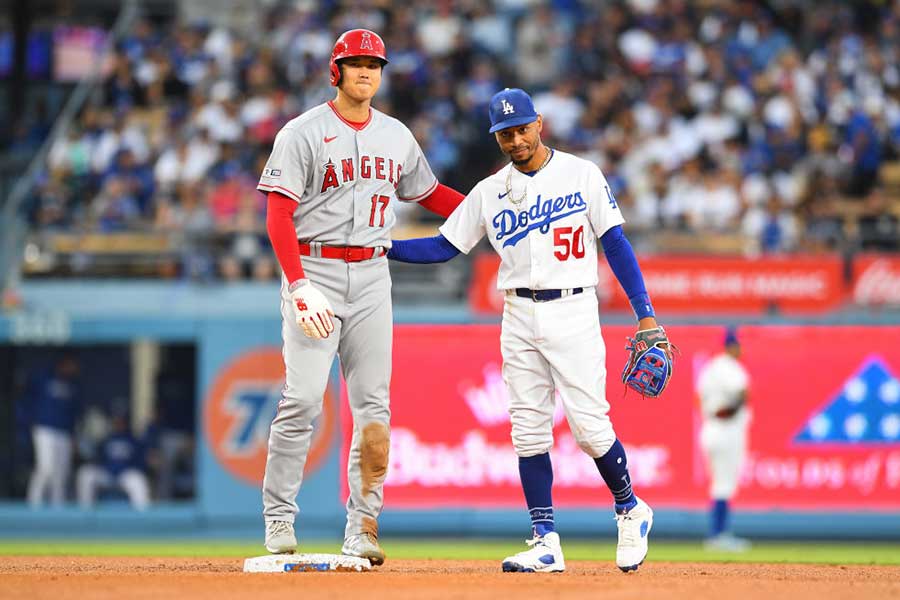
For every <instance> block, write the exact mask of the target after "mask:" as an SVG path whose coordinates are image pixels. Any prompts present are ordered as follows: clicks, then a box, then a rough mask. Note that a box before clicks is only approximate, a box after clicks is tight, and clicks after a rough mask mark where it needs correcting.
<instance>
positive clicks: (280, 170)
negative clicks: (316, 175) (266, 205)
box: [256, 128, 313, 202]
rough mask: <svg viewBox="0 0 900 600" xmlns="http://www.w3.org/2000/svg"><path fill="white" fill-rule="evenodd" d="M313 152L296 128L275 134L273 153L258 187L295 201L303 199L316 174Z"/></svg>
mask: <svg viewBox="0 0 900 600" xmlns="http://www.w3.org/2000/svg"><path fill="white" fill-rule="evenodd" d="M312 161H313V152H312V148H311V147H309V146H308V145H307V144H306V143H305V140H304V138H303V136H302V135H301V134H300V132H299V131H297V130H296V129H295V128H291V129H282V130H281V131H279V132H278V135H276V136H275V143H274V145H273V146H272V153H271V154H270V155H269V160H268V161H266V166H265V168H264V169H263V172H262V176H260V178H259V184H258V185H257V186H256V189H258V190H260V191H261V192H266V193H268V192H278V193H279V194H284V195H285V196H287V197H288V198H290V199H291V200H294V201H295V202H300V197H301V195H302V193H303V190H305V189H306V187H307V184H308V183H309V179H310V177H311V176H312V173H313V170H312Z"/></svg>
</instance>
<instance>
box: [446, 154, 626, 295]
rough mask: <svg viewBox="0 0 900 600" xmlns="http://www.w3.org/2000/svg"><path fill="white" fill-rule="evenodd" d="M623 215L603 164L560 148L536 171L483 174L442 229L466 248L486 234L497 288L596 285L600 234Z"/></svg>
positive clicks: (454, 243) (451, 240) (620, 221)
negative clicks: (496, 261) (495, 262)
mask: <svg viewBox="0 0 900 600" xmlns="http://www.w3.org/2000/svg"><path fill="white" fill-rule="evenodd" d="M510 170H512V171H511V172H510ZM510 173H511V177H510ZM507 177H510V179H509V181H510V186H509V188H510V189H507ZM523 193H524V194H525V197H524V199H523V201H522V202H521V203H520V204H519V205H516V204H514V203H513V202H512V201H511V199H510V197H512V198H513V199H518V198H520V197H522V194H523ZM624 222H625V220H624V219H623V218H622V212H621V211H620V210H619V207H618V205H617V204H616V201H615V198H613V195H612V192H611V191H610V189H609V184H608V183H607V182H606V178H605V177H604V176H603V173H601V172H600V169H599V168H598V167H597V166H596V165H595V164H593V163H591V162H589V161H587V160H584V159H581V158H578V157H577V156H573V155H571V154H567V153H565V152H560V151H558V150H555V151H554V153H553V156H552V157H551V159H550V161H549V162H548V163H547V165H546V166H545V167H544V168H543V169H541V170H540V171H538V172H537V173H535V174H534V176H529V175H526V174H524V173H521V172H519V170H518V169H516V168H514V167H513V165H512V164H510V165H507V166H506V167H503V168H502V169H500V170H499V171H497V172H496V173H494V174H493V175H491V176H489V177H487V178H486V179H483V180H482V181H480V182H479V183H478V185H476V186H475V188H473V189H472V191H471V192H469V195H468V196H466V198H465V200H463V202H462V204H460V205H459V206H458V207H457V208H456V210H455V211H454V212H453V214H452V215H450V218H448V219H447V221H446V222H445V223H444V224H443V225H442V226H441V228H440V232H441V233H442V234H443V235H444V237H445V238H447V240H448V241H449V242H450V243H451V244H453V245H454V246H456V248H458V249H459V250H460V251H462V252H464V253H466V254H468V253H469V251H470V250H471V249H472V248H473V247H474V246H475V244H477V243H478V241H479V240H480V239H481V238H482V237H483V236H484V235H485V234H487V236H488V239H489V240H490V242H491V245H492V246H493V247H494V249H495V250H496V251H497V253H498V254H499V255H500V258H501V259H502V261H501V263H500V272H499V274H498V276H497V287H498V288H499V289H512V288H520V287H523V288H531V289H535V290H541V289H567V288H573V287H592V286H595V285H597V279H598V278H597V238H599V237H600V236H602V235H603V234H604V233H606V231H607V230H609V229H610V228H611V227H614V226H616V225H621V224H622V223H624Z"/></svg>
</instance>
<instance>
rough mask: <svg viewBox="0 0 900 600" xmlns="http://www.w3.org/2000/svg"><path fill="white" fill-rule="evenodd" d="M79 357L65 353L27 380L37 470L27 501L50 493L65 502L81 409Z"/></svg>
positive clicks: (53, 500) (35, 501)
mask: <svg viewBox="0 0 900 600" xmlns="http://www.w3.org/2000/svg"><path fill="white" fill-rule="evenodd" d="M78 372H79V368H78V361H77V359H76V358H75V355H74V354H71V353H64V354H62V355H61V356H60V357H59V358H58V359H57V360H56V363H55V364H54V365H53V367H52V368H50V369H41V370H38V371H37V372H35V373H34V374H33V376H32V377H31V378H30V380H29V382H28V387H27V389H26V398H25V405H26V406H25V412H26V414H29V415H30V418H31V435H32V442H33V444H34V471H32V473H31V478H30V479H29V481H28V504H29V505H30V506H31V507H33V508H37V507H39V506H41V505H42V504H43V502H44V499H45V496H48V495H49V498H50V503H51V504H52V505H53V506H60V505H62V503H63V501H64V500H65V497H66V484H67V483H68V479H69V473H70V472H71V470H72V452H73V449H74V446H73V444H74V438H73V433H74V431H75V422H76V419H77V418H78V416H79V414H80V413H81V409H82V400H81V395H80V392H79V385H78V381H77V378H78Z"/></svg>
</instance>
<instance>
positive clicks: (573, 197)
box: [388, 88, 671, 572]
mask: <svg viewBox="0 0 900 600" xmlns="http://www.w3.org/2000/svg"><path fill="white" fill-rule="evenodd" d="M489 114H490V119H491V128H490V133H492V134H494V136H495V138H496V141H497V144H498V145H499V146H500V150H501V151H502V152H503V153H504V154H506V155H507V156H509V158H510V163H509V165H506V166H504V167H503V168H501V169H500V170H499V171H497V172H496V173H495V174H494V175H491V176H490V177H488V178H486V179H483V180H482V181H480V182H479V183H478V184H477V185H476V186H475V188H474V189H473V190H472V191H471V192H470V193H469V195H468V196H466V198H465V200H464V201H463V203H462V204H461V205H460V206H459V208H458V209H457V210H456V211H454V212H453V214H452V215H451V216H450V218H449V219H447V222H446V223H444V224H443V225H442V226H441V228H440V232H441V233H440V235H438V236H436V237H433V238H418V239H414V240H400V241H395V242H394V247H393V248H392V249H391V251H390V252H389V253H388V257H389V258H391V259H394V260H400V261H404V262H414V263H434V262H442V261H446V260H449V259H451V258H453V257H454V256H456V255H458V254H459V253H460V252H465V253H468V252H469V251H471V250H472V248H474V247H475V245H476V244H477V243H478V242H479V241H480V240H481V238H483V237H484V236H485V235H487V237H488V239H489V240H490V242H491V244H492V245H493V247H494V249H495V250H496V251H497V253H498V254H499V255H500V258H501V264H500V273H499V275H498V278H497V287H498V288H499V289H501V290H505V293H506V301H505V306H504V310H503V324H502V329H501V334H500V348H501V351H502V354H503V380H504V381H505V382H506V385H507V387H508V389H509V396H510V403H509V414H510V421H511V423H512V441H513V446H514V448H515V450H516V454H518V456H519V476H520V478H521V482H522V489H523V491H524V492H525V501H526V503H527V505H528V511H529V514H530V516H531V523H532V529H533V534H534V537H533V539H532V540H530V541H529V542H528V545H529V546H530V549H528V550H525V551H523V552H519V553H518V554H516V555H514V556H510V557H507V558H505V559H504V560H503V563H502V568H503V570H504V571H514V572H561V571H564V570H565V559H564V557H563V552H562V547H561V546H560V541H559V534H557V533H556V527H555V522H554V517H553V501H552V493H551V492H552V486H553V466H552V464H551V462H550V448H551V447H552V446H553V411H554V408H555V404H556V395H557V394H559V396H560V398H561V399H562V402H563V404H564V406H565V411H566V418H567V419H568V421H569V427H570V429H571V430H572V433H573V435H574V436H575V440H576V441H577V443H578V445H579V447H580V448H581V449H582V450H583V451H584V452H585V453H586V454H587V455H588V456H590V457H591V458H593V459H594V462H595V463H596V465H597V469H598V470H599V471H600V474H601V476H602V477H603V480H604V481H605V482H606V485H607V487H608V488H609V491H610V492H611V493H612V496H613V501H614V508H615V516H616V523H617V526H618V530H619V539H618V546H617V548H616V565H617V566H618V567H619V568H620V569H621V570H622V571H633V570H637V568H638V567H639V566H640V565H641V563H643V561H644V558H645V557H646V556H647V540H648V534H649V533H650V528H651V527H652V525H653V511H652V510H651V509H650V507H649V506H648V505H647V503H646V502H644V501H643V500H641V499H640V498H638V497H637V496H635V494H634V492H633V491H632V489H631V477H630V475H629V473H628V462H627V459H626V456H625V448H624V447H623V446H622V444H621V442H620V441H619V440H618V438H617V437H616V434H615V432H614V431H613V427H612V423H611V422H610V419H609V415H608V414H607V413H608V411H609V403H608V402H607V400H606V367H605V360H606V348H605V346H604V344H603V337H602V336H601V334H600V322H599V319H598V316H597V314H598V306H597V295H596V292H595V291H594V288H595V286H596V285H597V239H598V238H599V239H600V243H601V244H602V246H603V249H604V252H605V254H606V259H607V261H608V262H609V264H610V267H611V268H612V270H613V272H614V273H615V275H616V278H617V279H618V280H619V283H621V285H622V288H623V289H624V290H625V292H626V295H627V296H628V298H629V300H630V301H631V305H632V307H633V308H634V311H635V314H636V315H637V317H638V329H639V331H641V332H643V331H650V330H657V328H658V325H657V323H656V318H655V314H654V311H653V307H652V305H651V304H650V296H649V295H648V294H647V290H646V287H645V286H644V279H643V276H642V275H641V271H640V267H639V266H638V263H637V259H636V258H635V256H634V251H633V250H632V248H631V244H630V243H629V242H628V239H627V238H626V237H625V234H624V233H623V232H622V223H624V222H625V220H624V219H623V218H622V213H621V212H620V211H619V207H618V205H617V204H616V201H615V198H614V197H613V195H612V192H611V191H610V189H609V184H607V182H606V178H605V177H604V176H603V173H601V171H600V169H599V168H597V166H596V165H594V164H593V163H590V162H588V161H585V160H582V159H580V158H578V157H576V156H573V155H571V154H567V153H565V152H560V151H555V150H553V149H552V148H548V147H547V146H545V145H544V144H543V142H542V141H541V127H542V124H543V118H542V116H541V115H539V114H538V113H537V112H536V111H535V108H534V104H533V103H532V100H531V97H530V96H529V95H528V94H527V93H525V92H524V91H523V90H520V89H517V88H514V89H509V88H507V89H505V90H503V91H501V92H498V93H496V94H495V95H494V96H493V98H492V99H491V103H490V108H489ZM658 330H659V332H660V335H662V336H663V338H664V336H665V334H664V333H663V331H662V328H658ZM669 372H671V371H669Z"/></svg>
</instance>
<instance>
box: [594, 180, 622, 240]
mask: <svg viewBox="0 0 900 600" xmlns="http://www.w3.org/2000/svg"><path fill="white" fill-rule="evenodd" d="M588 185H589V186H590V190H591V191H590V197H591V198H592V199H593V202H591V205H590V207H589V208H588V210H589V218H590V221H591V227H593V228H594V235H595V236H596V237H601V236H602V235H603V234H604V233H606V232H607V231H609V230H610V229H612V228H613V227H615V226H616V225H621V224H622V223H624V222H625V218H624V217H623V216H622V211H621V210H620V209H619V203H618V202H616V199H615V197H614V196H613V193H612V190H611V189H610V187H609V183H608V182H607V181H606V177H604V176H603V173H602V172H601V171H600V169H599V168H597V165H595V164H593V163H591V164H590V176H589V177H588Z"/></svg>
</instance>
